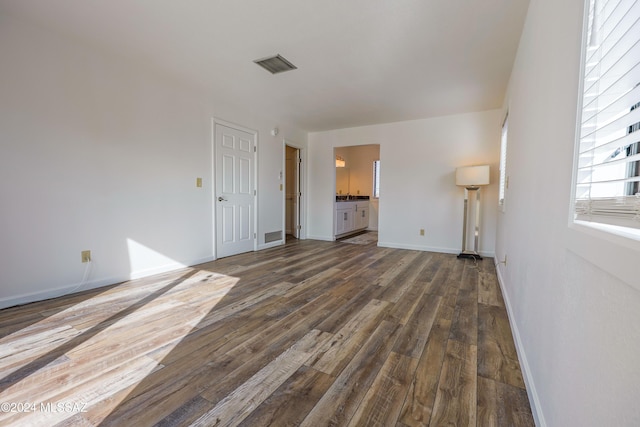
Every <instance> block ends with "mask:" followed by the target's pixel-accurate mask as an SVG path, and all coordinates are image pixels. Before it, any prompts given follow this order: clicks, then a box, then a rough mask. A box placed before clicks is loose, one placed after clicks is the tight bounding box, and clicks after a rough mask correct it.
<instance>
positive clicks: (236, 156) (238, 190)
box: [214, 123, 255, 258]
mask: <svg viewBox="0 0 640 427" xmlns="http://www.w3.org/2000/svg"><path fill="white" fill-rule="evenodd" d="M254 162H255V138H254V135H253V134H251V133H249V132H245V131H241V130H238V129H234V128H231V127H228V126H224V125H221V124H219V123H216V125H215V181H216V184H215V194H214V197H215V199H214V203H215V204H216V207H215V212H216V255H217V257H218V258H221V257H226V256H230V255H235V254H239V253H243V252H249V251H252V250H254V244H255V234H254V233H255V230H254V216H255V184H254Z"/></svg>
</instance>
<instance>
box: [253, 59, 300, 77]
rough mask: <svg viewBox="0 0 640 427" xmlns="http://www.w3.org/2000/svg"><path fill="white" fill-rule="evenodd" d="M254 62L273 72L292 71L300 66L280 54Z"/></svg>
mask: <svg viewBox="0 0 640 427" xmlns="http://www.w3.org/2000/svg"><path fill="white" fill-rule="evenodd" d="M253 62H255V63H256V64H258V65H259V66H261V67H262V68H264V69H265V70H267V71H268V72H270V73H271V74H278V73H283V72H285V71H291V70H295V69H297V68H298V67H296V66H295V65H293V64H292V63H291V62H289V61H287V60H286V59H284V58H283V57H282V56H280V55H276V56H270V57H268V58H262V59H257V60H255V61H253Z"/></svg>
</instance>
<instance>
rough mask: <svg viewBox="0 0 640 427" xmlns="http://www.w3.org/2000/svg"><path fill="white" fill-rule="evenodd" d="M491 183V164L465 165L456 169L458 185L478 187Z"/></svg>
mask: <svg viewBox="0 0 640 427" xmlns="http://www.w3.org/2000/svg"><path fill="white" fill-rule="evenodd" d="M488 184H489V165H482V166H465V167H461V168H457V169H456V185H459V186H461V187H477V186H480V185H488Z"/></svg>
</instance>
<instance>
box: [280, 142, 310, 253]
mask: <svg viewBox="0 0 640 427" xmlns="http://www.w3.org/2000/svg"><path fill="white" fill-rule="evenodd" d="M287 145H288V146H289V147H292V148H295V149H297V150H299V151H300V160H301V162H300V174H299V175H300V177H299V182H298V188H299V189H300V193H301V196H300V218H299V220H300V226H301V228H300V233H299V238H298V239H299V240H305V239H306V238H307V225H306V219H307V180H306V176H307V175H306V169H307V150H306V148H305V147H304V146H302V145H301V144H297V143H295V142H293V141H291V140H289V139H286V138H283V139H282V177H283V179H282V183H283V186H284V188H283V191H282V233H283V236H282V244H285V243H286V241H287V234H286V229H287V227H286V225H287V188H286V183H287V182H286V179H287V175H286V172H287Z"/></svg>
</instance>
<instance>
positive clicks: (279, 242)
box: [258, 240, 284, 251]
mask: <svg viewBox="0 0 640 427" xmlns="http://www.w3.org/2000/svg"><path fill="white" fill-rule="evenodd" d="M282 245H284V240H276V241H274V242H269V243H265V244H262V245H258V250H259V251H261V250H263V249H269V248H275V247H276V246H282Z"/></svg>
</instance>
